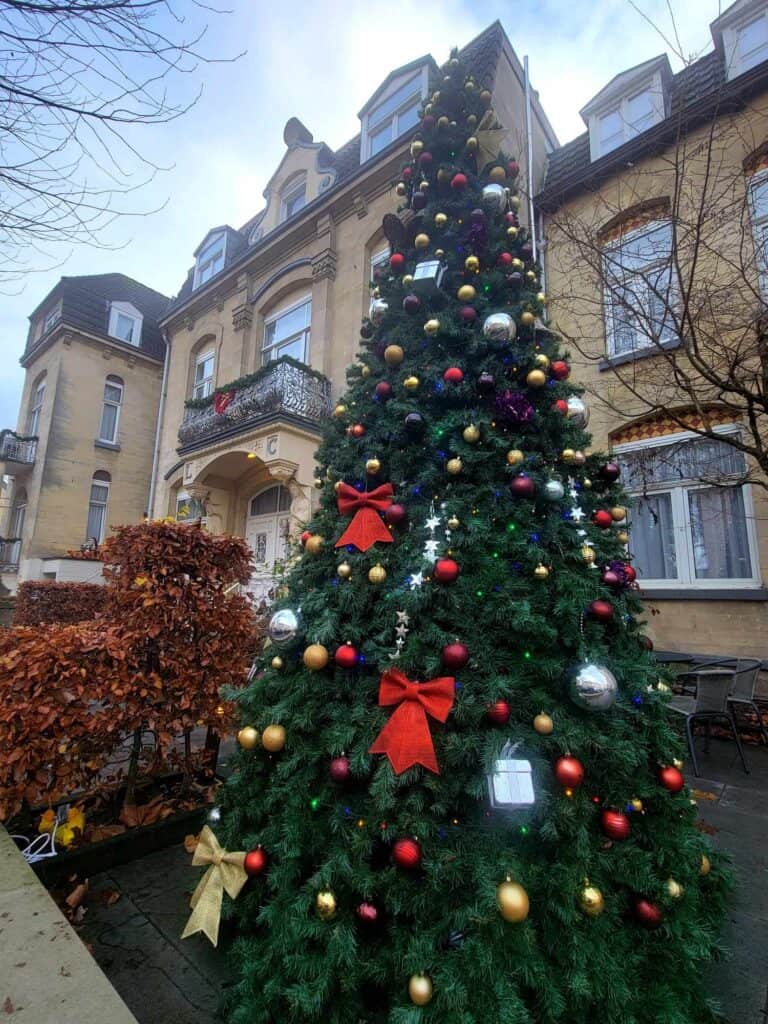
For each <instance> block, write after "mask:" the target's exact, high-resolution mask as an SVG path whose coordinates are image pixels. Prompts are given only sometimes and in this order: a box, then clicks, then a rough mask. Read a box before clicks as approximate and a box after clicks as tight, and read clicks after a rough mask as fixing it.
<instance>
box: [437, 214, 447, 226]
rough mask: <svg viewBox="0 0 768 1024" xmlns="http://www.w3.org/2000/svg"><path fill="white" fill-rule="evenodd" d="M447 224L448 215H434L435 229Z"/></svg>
mask: <svg viewBox="0 0 768 1024" xmlns="http://www.w3.org/2000/svg"><path fill="white" fill-rule="evenodd" d="M447 223H448V214H447V213H436V214H435V227H436V228H444V227H445V225H446V224H447Z"/></svg>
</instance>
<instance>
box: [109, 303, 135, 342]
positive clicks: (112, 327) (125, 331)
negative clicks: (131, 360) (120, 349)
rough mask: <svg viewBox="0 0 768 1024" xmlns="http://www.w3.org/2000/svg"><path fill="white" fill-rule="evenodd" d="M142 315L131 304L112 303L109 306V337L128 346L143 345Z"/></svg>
mask: <svg viewBox="0 0 768 1024" xmlns="http://www.w3.org/2000/svg"><path fill="white" fill-rule="evenodd" d="M142 322H143V317H142V315H141V313H140V312H139V311H138V309H136V308H135V307H134V306H132V305H131V304H130V303H129V302H112V303H110V306H109V335H110V337H111V338H117V339H118V341H124V342H126V344H128V345H137V346H138V345H140V344H141V325H142Z"/></svg>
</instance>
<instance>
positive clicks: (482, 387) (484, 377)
mask: <svg viewBox="0 0 768 1024" xmlns="http://www.w3.org/2000/svg"><path fill="white" fill-rule="evenodd" d="M495 387H496V380H495V378H494V376H493V374H492V373H481V374H480V376H479V377H478V378H477V390H478V391H479V392H480V394H481V395H489V394H490V393H491V392H492V391H493V390H494V389H495Z"/></svg>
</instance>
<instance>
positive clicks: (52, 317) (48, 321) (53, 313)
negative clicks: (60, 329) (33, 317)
mask: <svg viewBox="0 0 768 1024" xmlns="http://www.w3.org/2000/svg"><path fill="white" fill-rule="evenodd" d="M59 320H61V302H57V303H56V305H55V306H54V307H53V309H50V310H49V311H48V312H47V313H46V315H45V320H44V321H43V334H47V333H48V331H50V330H52V329H53V328H54V327H55V326H56V324H57V323H58V322H59Z"/></svg>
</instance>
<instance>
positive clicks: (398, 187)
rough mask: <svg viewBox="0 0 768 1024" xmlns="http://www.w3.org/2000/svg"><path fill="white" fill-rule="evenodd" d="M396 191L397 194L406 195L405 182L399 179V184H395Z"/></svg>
mask: <svg viewBox="0 0 768 1024" xmlns="http://www.w3.org/2000/svg"><path fill="white" fill-rule="evenodd" d="M395 192H397V194H398V195H399V196H404V195H405V182H403V181H398V183H397V185H395Z"/></svg>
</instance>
